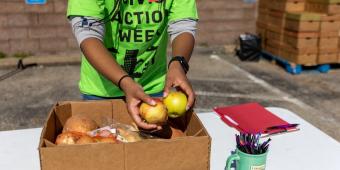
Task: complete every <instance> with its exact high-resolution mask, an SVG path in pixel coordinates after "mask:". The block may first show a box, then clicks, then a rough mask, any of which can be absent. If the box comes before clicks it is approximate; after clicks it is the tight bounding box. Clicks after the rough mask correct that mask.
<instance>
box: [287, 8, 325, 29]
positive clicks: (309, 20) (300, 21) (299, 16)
mask: <svg viewBox="0 0 340 170" xmlns="http://www.w3.org/2000/svg"><path fill="white" fill-rule="evenodd" d="M320 20H321V16H320V14H315V13H309V12H302V13H295V12H288V13H287V17H286V22H285V23H286V24H285V29H287V30H290V31H296V32H304V31H306V32H318V31H319V28H320Z"/></svg>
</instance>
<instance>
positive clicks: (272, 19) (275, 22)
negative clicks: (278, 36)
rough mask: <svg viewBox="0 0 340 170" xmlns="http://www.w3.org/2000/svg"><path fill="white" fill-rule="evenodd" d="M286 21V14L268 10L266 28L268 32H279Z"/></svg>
mask: <svg viewBox="0 0 340 170" xmlns="http://www.w3.org/2000/svg"><path fill="white" fill-rule="evenodd" d="M285 21H286V13H284V12H281V11H275V10H270V11H268V16H267V28H268V29H269V30H272V31H275V32H279V31H282V30H284V25H285Z"/></svg>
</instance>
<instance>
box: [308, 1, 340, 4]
mask: <svg viewBox="0 0 340 170" xmlns="http://www.w3.org/2000/svg"><path fill="white" fill-rule="evenodd" d="M307 1H308V2H314V3H321V4H333V3H340V0H307Z"/></svg>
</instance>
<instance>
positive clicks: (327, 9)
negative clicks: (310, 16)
mask: <svg viewBox="0 0 340 170" xmlns="http://www.w3.org/2000/svg"><path fill="white" fill-rule="evenodd" d="M306 11H310V12H317V13H325V14H339V13H340V0H307V3H306Z"/></svg>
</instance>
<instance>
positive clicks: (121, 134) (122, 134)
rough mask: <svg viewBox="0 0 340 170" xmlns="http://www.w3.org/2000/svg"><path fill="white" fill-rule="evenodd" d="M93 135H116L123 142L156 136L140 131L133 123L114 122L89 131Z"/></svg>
mask: <svg viewBox="0 0 340 170" xmlns="http://www.w3.org/2000/svg"><path fill="white" fill-rule="evenodd" d="M88 135H89V136H91V137H104V138H105V137H113V136H114V137H115V138H116V139H117V140H118V141H120V142H123V143H129V142H138V141H141V140H143V139H153V138H156V137H154V136H152V135H149V134H145V133H142V132H140V131H139V130H138V129H136V128H135V127H133V126H131V125H127V124H123V123H119V122H114V123H113V124H111V125H109V126H105V127H102V128H99V129H96V130H93V131H90V132H88Z"/></svg>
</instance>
